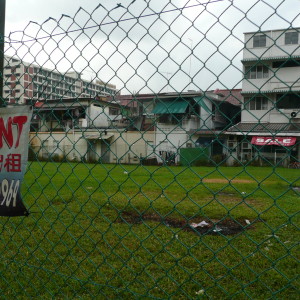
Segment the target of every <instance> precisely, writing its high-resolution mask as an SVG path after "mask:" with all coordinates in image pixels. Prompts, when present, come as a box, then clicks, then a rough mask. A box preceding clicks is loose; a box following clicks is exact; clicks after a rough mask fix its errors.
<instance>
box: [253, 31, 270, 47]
mask: <svg viewBox="0 0 300 300" xmlns="http://www.w3.org/2000/svg"><path fill="white" fill-rule="evenodd" d="M266 44H267V37H266V36H265V35H264V34H260V35H256V36H254V37H253V47H254V48H257V47H266Z"/></svg>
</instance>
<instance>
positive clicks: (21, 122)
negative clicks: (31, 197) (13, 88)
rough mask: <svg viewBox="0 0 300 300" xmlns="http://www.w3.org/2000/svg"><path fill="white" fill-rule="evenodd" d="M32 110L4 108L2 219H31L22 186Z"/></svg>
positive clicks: (0, 117)
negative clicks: (12, 217) (5, 217)
mask: <svg viewBox="0 0 300 300" xmlns="http://www.w3.org/2000/svg"><path fill="white" fill-rule="evenodd" d="M31 117H32V109H31V108H30V107H28V106H15V107H6V108H0V216H27V215H28V214H29V212H28V211H27V209H26V208H25V206H24V204H23V201H22V198H21V192H20V190H21V183H22V180H23V177H24V173H25V170H26V164H27V159H28V140H29V129H30V121H31Z"/></svg>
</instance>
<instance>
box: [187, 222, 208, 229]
mask: <svg viewBox="0 0 300 300" xmlns="http://www.w3.org/2000/svg"><path fill="white" fill-rule="evenodd" d="M190 226H191V227H193V228H197V227H208V226H209V224H208V223H207V222H205V221H202V222H200V223H198V224H197V223H192V224H191V225H190Z"/></svg>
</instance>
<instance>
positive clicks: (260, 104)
mask: <svg viewBox="0 0 300 300" xmlns="http://www.w3.org/2000/svg"><path fill="white" fill-rule="evenodd" d="M245 108H246V109H248V110H267V109H268V99H267V98H265V97H253V98H245Z"/></svg>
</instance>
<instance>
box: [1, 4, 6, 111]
mask: <svg viewBox="0 0 300 300" xmlns="http://www.w3.org/2000/svg"><path fill="white" fill-rule="evenodd" d="M5 1H6V0H0V107H1V106H5V105H4V98H3V77H4V35H5Z"/></svg>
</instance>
